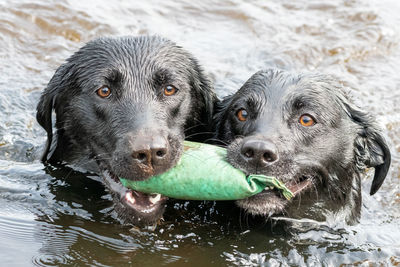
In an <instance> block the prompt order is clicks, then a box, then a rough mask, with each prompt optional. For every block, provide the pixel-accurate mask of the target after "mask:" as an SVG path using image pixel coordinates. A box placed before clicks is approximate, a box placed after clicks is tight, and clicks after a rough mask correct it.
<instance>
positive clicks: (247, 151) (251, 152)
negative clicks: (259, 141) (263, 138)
mask: <svg viewBox="0 0 400 267" xmlns="http://www.w3.org/2000/svg"><path fill="white" fill-rule="evenodd" d="M243 154H244V155H245V156H246V157H247V158H252V157H253V156H254V151H253V150H252V149H246V151H245V152H244V153H243Z"/></svg>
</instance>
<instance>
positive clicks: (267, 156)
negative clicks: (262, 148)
mask: <svg viewBox="0 0 400 267" xmlns="http://www.w3.org/2000/svg"><path fill="white" fill-rule="evenodd" d="M263 157H264V160H265V161H267V162H273V161H275V160H276V159H277V157H276V155H275V154H274V153H272V152H270V151H268V152H265V153H264V155H263Z"/></svg>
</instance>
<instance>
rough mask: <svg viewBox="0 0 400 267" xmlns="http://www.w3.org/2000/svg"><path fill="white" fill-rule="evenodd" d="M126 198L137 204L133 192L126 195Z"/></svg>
mask: <svg viewBox="0 0 400 267" xmlns="http://www.w3.org/2000/svg"><path fill="white" fill-rule="evenodd" d="M125 198H126V200H127V201H129V202H130V203H131V204H135V202H136V199H135V198H134V197H133V195H132V192H127V193H126V195H125Z"/></svg>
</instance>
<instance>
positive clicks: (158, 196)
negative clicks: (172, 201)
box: [149, 194, 161, 204]
mask: <svg viewBox="0 0 400 267" xmlns="http://www.w3.org/2000/svg"><path fill="white" fill-rule="evenodd" d="M160 199H161V194H152V195H151V196H150V198H149V200H150V202H151V203H153V204H156V203H157V202H158V201H159V200H160Z"/></svg>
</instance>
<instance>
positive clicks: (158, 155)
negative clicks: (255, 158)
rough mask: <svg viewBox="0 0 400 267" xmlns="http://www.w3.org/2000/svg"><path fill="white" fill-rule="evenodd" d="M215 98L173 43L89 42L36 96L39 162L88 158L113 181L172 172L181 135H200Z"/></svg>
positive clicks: (145, 40)
mask: <svg viewBox="0 0 400 267" xmlns="http://www.w3.org/2000/svg"><path fill="white" fill-rule="evenodd" d="M215 99H216V96H215V94H214V92H213V90H212V86H211V84H210V82H209V80H208V79H207V78H206V77H205V75H204V74H203V71H202V70H201V68H200V66H199V65H198V63H197V61H196V60H195V59H194V58H193V56H191V55H190V54H189V53H188V52H186V51H185V50H184V49H182V48H181V47H179V46H177V45H175V44H174V43H173V42H171V41H168V40H166V39H163V38H160V37H148V36H142V37H121V38H100V39H96V40H94V41H91V42H89V43H87V44H86V45H85V46H83V47H82V48H81V49H80V50H79V51H77V52H76V53H75V54H73V55H72V56H71V57H70V58H69V59H68V60H67V61H66V63H64V64H63V65H61V66H60V67H59V68H58V69H57V71H56V72H55V74H54V76H53V77H52V79H51V80H50V82H49V84H48V86H47V88H46V89H45V91H44V93H43V94H42V96H41V99H40V102H39V104H38V107H37V120H38V122H39V123H40V125H41V126H42V127H43V128H44V129H45V130H46V131H47V136H48V140H47V146H46V149H45V152H44V154H43V158H42V160H43V161H45V162H46V161H48V162H58V161H66V162H71V161H75V162H76V161H79V160H80V159H82V158H84V157H89V158H92V159H95V160H96V162H97V163H98V164H99V166H100V168H101V169H102V170H106V171H107V172H108V174H109V175H111V176H112V177H114V178H116V179H118V177H123V178H126V179H131V180H143V179H146V178H148V177H150V176H152V175H156V174H159V173H162V172H164V171H166V170H167V169H169V168H170V167H172V166H174V165H175V163H176V162H177V160H178V159H179V157H180V154H181V151H182V142H183V139H184V135H185V129H188V130H192V131H206V130H205V129H207V127H208V125H211V123H210V121H211V119H212V118H211V116H212V111H213V110H212V109H213V102H214V101H215ZM53 110H54V111H55V113H56V120H55V126H56V129H57V131H56V132H55V133H53V129H52V112H53ZM133 197H135V195H133ZM157 200H158V198H157ZM149 203H150V202H149ZM150 204H151V203H150Z"/></svg>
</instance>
